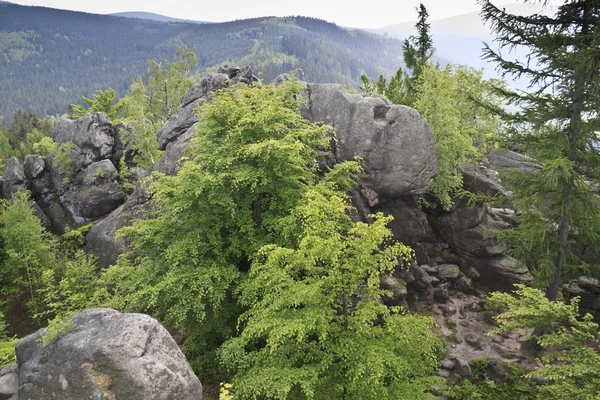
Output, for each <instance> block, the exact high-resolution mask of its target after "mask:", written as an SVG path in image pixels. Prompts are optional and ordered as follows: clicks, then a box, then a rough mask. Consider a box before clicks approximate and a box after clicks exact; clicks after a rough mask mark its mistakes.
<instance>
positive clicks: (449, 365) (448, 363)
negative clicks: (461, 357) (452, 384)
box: [441, 358, 454, 370]
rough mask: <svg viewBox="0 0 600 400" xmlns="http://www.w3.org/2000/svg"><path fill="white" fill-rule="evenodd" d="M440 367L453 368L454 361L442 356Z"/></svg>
mask: <svg viewBox="0 0 600 400" xmlns="http://www.w3.org/2000/svg"><path fill="white" fill-rule="evenodd" d="M441 367H442V368H444V369H450V370H451V369H454V361H452V360H450V359H448V358H444V359H443V360H442V362H441Z"/></svg>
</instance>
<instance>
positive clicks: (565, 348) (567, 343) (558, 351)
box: [490, 285, 600, 400]
mask: <svg viewBox="0 0 600 400" xmlns="http://www.w3.org/2000/svg"><path fill="white" fill-rule="evenodd" d="M490 302H491V306H492V307H493V308H499V309H502V310H503V311H504V312H503V313H502V314H500V315H498V316H497V317H496V320H497V321H498V322H499V324H500V326H499V328H498V329H496V330H494V331H492V332H490V334H496V333H497V334H506V333H509V332H512V331H514V330H516V329H531V328H534V329H535V330H534V332H544V333H543V334H542V335H541V336H539V337H537V338H536V339H537V342H538V343H539V344H540V345H541V346H542V348H543V349H544V350H545V351H546V355H545V356H544V357H542V359H541V362H542V366H541V367H538V368H537V369H535V370H534V371H533V372H530V373H529V374H527V377H528V378H537V379H543V380H544V381H545V383H544V384H543V385H541V386H539V389H538V398H540V399H549V400H568V399H595V398H597V397H598V388H599V387H600V354H598V351H597V350H596V349H595V348H594V346H596V347H597V346H598V345H599V344H600V332H599V331H598V324H596V323H594V322H593V318H592V316H591V315H590V314H586V315H585V316H584V317H583V318H580V317H579V307H578V299H574V301H572V302H571V304H564V303H562V302H556V301H549V300H548V299H547V298H545V296H544V293H543V292H542V291H540V290H537V289H532V288H527V287H525V286H523V285H517V288H516V290H515V291H514V293H513V294H509V293H492V295H491V296H490Z"/></svg>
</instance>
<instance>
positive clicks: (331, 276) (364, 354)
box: [220, 182, 443, 399]
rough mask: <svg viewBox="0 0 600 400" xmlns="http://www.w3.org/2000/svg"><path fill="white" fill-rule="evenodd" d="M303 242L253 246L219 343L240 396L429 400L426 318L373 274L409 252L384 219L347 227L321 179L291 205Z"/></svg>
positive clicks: (340, 203) (432, 359)
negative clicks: (397, 303) (234, 312)
mask: <svg viewBox="0 0 600 400" xmlns="http://www.w3.org/2000/svg"><path fill="white" fill-rule="evenodd" d="M297 214H298V217H299V218H300V220H301V221H302V232H301V233H300V241H299V243H298V245H297V246H295V247H293V248H289V247H280V246H276V245H268V246H265V247H263V248H262V249H260V251H259V253H258V255H257V257H256V258H255V259H254V263H253V265H252V268H251V270H250V274H249V278H248V279H247V280H246V281H245V282H244V284H243V285H242V289H241V292H242V297H241V302H242V304H243V305H245V306H247V307H248V308H249V310H248V311H247V312H246V313H244V314H243V315H242V317H241V319H240V321H241V322H240V324H241V327H242V332H241V334H240V336H239V337H237V338H235V339H232V340H230V341H229V342H228V343H227V344H226V345H225V346H224V348H223V349H222V351H221V353H220V354H221V357H222V359H223V362H224V364H225V365H227V366H229V367H230V368H231V369H232V370H233V371H234V372H235V376H234V378H233V380H232V381H231V382H232V384H233V389H232V390H233V393H234V397H235V398H239V399H255V398H269V399H289V398H306V399H332V398H335V399H398V398H410V399H426V398H429V397H430V394H428V393H427V391H428V390H429V389H431V386H432V384H433V382H434V381H435V380H434V379H432V376H433V373H434V371H435V369H436V368H437V364H438V360H439V358H440V357H441V356H442V355H443V345H442V346H440V341H439V340H437V339H436V338H435V337H434V336H433V334H432V333H431V327H432V324H433V320H432V319H431V318H427V317H418V316H410V315H406V314H403V313H402V312H401V311H400V310H397V309H396V310H390V309H389V308H388V307H386V306H385V305H383V303H382V301H381V300H382V296H383V295H384V291H382V290H381V289H380V285H379V276H380V274H381V273H383V272H385V271H391V270H393V269H395V268H396V266H397V265H398V259H401V260H403V261H404V262H406V261H408V260H410V259H411V257H412V256H413V251H412V249H410V248H408V247H406V246H404V245H402V244H400V243H394V242H392V240H391V239H392V238H391V237H392V234H391V231H390V230H389V229H388V228H387V227H386V224H387V223H388V222H389V221H390V220H391V217H383V215H381V214H379V215H376V216H374V220H375V221H374V223H373V224H372V225H367V224H364V223H361V222H359V223H353V222H352V220H351V217H350V216H349V213H348V198H347V196H345V195H344V193H343V192H342V191H340V190H339V189H338V188H337V187H335V186H331V184H330V183H328V182H324V183H322V184H319V185H317V186H316V187H314V188H312V189H310V190H309V191H308V192H307V193H306V195H305V200H304V201H303V203H302V205H301V206H300V207H299V209H298V210H297Z"/></svg>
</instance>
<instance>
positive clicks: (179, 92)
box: [147, 47, 198, 124]
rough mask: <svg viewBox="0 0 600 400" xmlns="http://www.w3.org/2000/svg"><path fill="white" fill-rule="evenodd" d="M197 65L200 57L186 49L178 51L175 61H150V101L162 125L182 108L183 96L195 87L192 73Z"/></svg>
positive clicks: (182, 48)
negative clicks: (191, 76)
mask: <svg viewBox="0 0 600 400" xmlns="http://www.w3.org/2000/svg"><path fill="white" fill-rule="evenodd" d="M196 65H198V57H197V56H196V55H195V54H194V52H193V51H192V50H190V49H188V48H186V47H179V48H178V49H177V51H176V52H175V61H169V60H165V61H164V62H158V61H155V60H149V61H148V73H149V74H150V77H149V78H148V87H147V91H148V101H149V104H150V105H151V106H152V107H151V109H152V112H153V113H154V116H155V118H157V119H158V120H159V121H160V122H161V124H164V123H165V122H166V121H167V119H169V117H170V116H171V115H173V114H175V112H177V110H179V109H180V108H181V101H182V100H183V96H185V94H186V93H187V91H188V90H189V89H190V88H191V87H192V86H194V80H193V79H192V78H190V72H191V70H192V68H194V67H195V66H196Z"/></svg>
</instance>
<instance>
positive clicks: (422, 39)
mask: <svg viewBox="0 0 600 400" xmlns="http://www.w3.org/2000/svg"><path fill="white" fill-rule="evenodd" d="M417 14H418V16H419V19H418V21H417V23H416V24H415V28H417V35H416V36H414V35H411V36H409V37H408V39H404V42H403V43H402V56H403V58H404V65H405V66H406V70H407V72H406V74H407V77H406V89H407V91H408V92H407V101H408V105H412V103H413V102H414V100H415V95H416V93H415V92H416V89H415V83H416V81H417V79H418V78H419V77H420V76H421V74H422V73H423V69H424V68H425V67H426V66H427V63H429V61H430V60H431V58H432V57H433V53H434V52H435V47H433V38H432V37H431V24H429V22H427V18H429V12H428V11H427V8H425V5H423V3H420V4H419V7H417Z"/></svg>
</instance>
